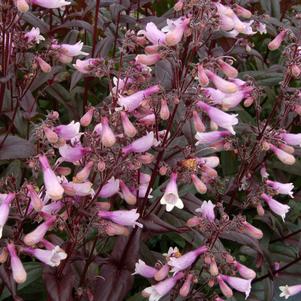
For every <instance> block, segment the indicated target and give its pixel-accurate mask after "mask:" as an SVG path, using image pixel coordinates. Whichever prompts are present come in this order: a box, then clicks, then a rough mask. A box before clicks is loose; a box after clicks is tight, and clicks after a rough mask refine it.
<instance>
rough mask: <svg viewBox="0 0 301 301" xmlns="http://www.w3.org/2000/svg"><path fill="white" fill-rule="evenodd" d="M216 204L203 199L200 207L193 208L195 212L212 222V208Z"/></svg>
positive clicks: (213, 217)
mask: <svg viewBox="0 0 301 301" xmlns="http://www.w3.org/2000/svg"><path fill="white" fill-rule="evenodd" d="M215 207H216V206H215V205H214V204H213V203H212V202H211V201H204V202H203V203H202V206H201V208H197V209H195V212H198V213H201V215H202V217H203V218H206V219H208V220H209V221H211V222H213V221H214V220H215V213H214V208H215Z"/></svg>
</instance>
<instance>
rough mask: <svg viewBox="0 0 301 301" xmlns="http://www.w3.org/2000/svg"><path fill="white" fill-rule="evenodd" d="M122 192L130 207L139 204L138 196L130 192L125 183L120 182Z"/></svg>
mask: <svg viewBox="0 0 301 301" xmlns="http://www.w3.org/2000/svg"><path fill="white" fill-rule="evenodd" d="M120 190H121V194H122V197H123V199H124V200H125V201H126V202H127V203H128V204H129V205H135V204H136V202H137V198H136V196H135V195H134V194H133V193H132V192H131V191H130V189H129V188H128V187H127V186H126V185H125V183H124V182H123V181H122V180H120Z"/></svg>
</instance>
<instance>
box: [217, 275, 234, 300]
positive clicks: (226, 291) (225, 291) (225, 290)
mask: <svg viewBox="0 0 301 301" xmlns="http://www.w3.org/2000/svg"><path fill="white" fill-rule="evenodd" d="M216 279H217V282H218V285H219V288H220V290H221V292H222V293H223V295H224V296H225V297H226V298H231V297H232V296H233V292H232V289H231V288H230V287H229V286H228V285H227V284H226V282H225V281H224V280H223V278H222V275H218V276H217V277H216Z"/></svg>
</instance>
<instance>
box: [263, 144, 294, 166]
mask: <svg viewBox="0 0 301 301" xmlns="http://www.w3.org/2000/svg"><path fill="white" fill-rule="evenodd" d="M269 146H270V150H271V151H272V152H273V153H274V154H275V155H276V156H277V158H278V159H279V160H280V161H281V162H282V163H283V164H286V165H293V164H295V162H296V158H295V157H294V156H293V155H291V154H289V153H287V152H285V151H283V150H282V149H280V148H278V147H276V146H275V145H273V144H269Z"/></svg>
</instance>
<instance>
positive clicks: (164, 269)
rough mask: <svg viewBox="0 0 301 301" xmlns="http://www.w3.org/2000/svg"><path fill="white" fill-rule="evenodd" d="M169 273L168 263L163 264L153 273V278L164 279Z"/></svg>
mask: <svg viewBox="0 0 301 301" xmlns="http://www.w3.org/2000/svg"><path fill="white" fill-rule="evenodd" d="M168 273H169V265H168V264H164V265H163V266H162V267H161V269H159V270H158V271H157V272H156V273H155V275H154V278H155V280H156V281H162V280H163V279H165V278H166V277H167V276H168Z"/></svg>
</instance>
